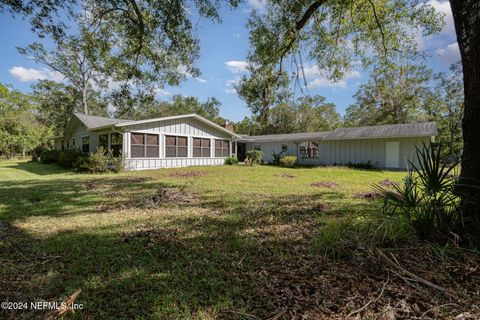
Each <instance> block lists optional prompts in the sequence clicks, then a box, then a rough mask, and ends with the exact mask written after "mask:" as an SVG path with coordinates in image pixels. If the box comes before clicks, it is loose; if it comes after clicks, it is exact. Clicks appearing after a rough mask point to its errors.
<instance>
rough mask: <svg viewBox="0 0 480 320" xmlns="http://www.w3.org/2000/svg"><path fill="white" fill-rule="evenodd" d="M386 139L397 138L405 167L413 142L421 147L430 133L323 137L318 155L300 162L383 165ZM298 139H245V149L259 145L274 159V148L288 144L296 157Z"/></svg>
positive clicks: (411, 155) (412, 152) (268, 159)
mask: <svg viewBox="0 0 480 320" xmlns="http://www.w3.org/2000/svg"><path fill="white" fill-rule="evenodd" d="M389 141H398V142H400V156H399V157H400V159H399V168H398V169H406V168H407V163H408V160H411V161H414V162H416V154H415V150H416V149H415V146H418V147H421V146H422V144H423V143H427V144H428V143H430V137H412V138H390V139H381V138H375V139H356V140H326V141H325V140H324V141H316V142H318V143H319V157H318V158H313V159H312V158H310V159H307V158H298V162H299V164H302V165H346V164H348V163H349V162H351V163H367V162H368V161H370V163H371V164H372V165H373V166H374V167H377V168H384V167H385V158H386V154H385V152H386V151H385V145H386V142H389ZM297 143H298V144H299V143H301V141H298V142H293V141H291V142H255V143H253V142H248V143H247V151H248V150H252V149H253V148H254V146H255V145H259V146H260V147H261V150H262V151H263V152H264V154H265V155H264V161H265V162H271V161H272V160H273V157H272V154H273V152H277V153H278V152H280V151H281V148H282V144H287V145H288V151H287V152H286V153H285V154H284V155H294V156H297V157H299V151H298V144H297Z"/></svg>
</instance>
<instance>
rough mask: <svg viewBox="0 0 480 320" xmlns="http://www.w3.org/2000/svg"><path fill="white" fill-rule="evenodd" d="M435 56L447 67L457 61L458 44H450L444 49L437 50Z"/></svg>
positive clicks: (458, 53) (458, 55)
mask: <svg viewBox="0 0 480 320" xmlns="http://www.w3.org/2000/svg"><path fill="white" fill-rule="evenodd" d="M436 54H437V56H438V58H439V59H440V61H441V62H443V63H444V64H447V65H450V64H452V63H455V62H457V61H459V60H460V49H459V48H458V42H454V43H451V44H449V45H448V46H446V47H445V48H442V49H438V50H437V51H436Z"/></svg>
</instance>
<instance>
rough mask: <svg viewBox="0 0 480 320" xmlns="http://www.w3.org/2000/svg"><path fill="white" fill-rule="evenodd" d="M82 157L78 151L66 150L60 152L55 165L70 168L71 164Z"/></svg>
mask: <svg viewBox="0 0 480 320" xmlns="http://www.w3.org/2000/svg"><path fill="white" fill-rule="evenodd" d="M81 155H82V153H81V152H80V150H78V149H67V150H62V151H60V153H59V155H58V160H57V163H58V164H59V165H61V166H64V167H67V168H72V167H73V164H74V163H75V162H76V161H77V159H78V158H79V157H80V156H81Z"/></svg>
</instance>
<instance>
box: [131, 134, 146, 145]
mask: <svg viewBox="0 0 480 320" xmlns="http://www.w3.org/2000/svg"><path fill="white" fill-rule="evenodd" d="M144 136H145V135H144V134H143V133H132V144H144V143H143V137H144Z"/></svg>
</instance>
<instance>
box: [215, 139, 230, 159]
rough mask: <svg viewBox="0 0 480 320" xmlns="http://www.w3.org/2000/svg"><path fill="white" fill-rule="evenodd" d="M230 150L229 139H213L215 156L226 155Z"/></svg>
mask: <svg viewBox="0 0 480 320" xmlns="http://www.w3.org/2000/svg"><path fill="white" fill-rule="evenodd" d="M229 150H230V141H228V140H215V157H228V155H229Z"/></svg>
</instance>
